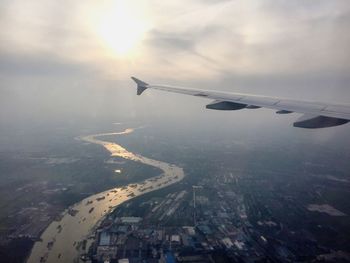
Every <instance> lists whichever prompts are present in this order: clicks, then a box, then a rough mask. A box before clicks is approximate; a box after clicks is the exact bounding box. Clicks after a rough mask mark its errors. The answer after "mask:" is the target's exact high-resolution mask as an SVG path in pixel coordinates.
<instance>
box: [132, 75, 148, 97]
mask: <svg viewBox="0 0 350 263" xmlns="http://www.w3.org/2000/svg"><path fill="white" fill-rule="evenodd" d="M131 79H132V80H133V81H135V82H136V84H137V93H136V94H137V95H141V94H142V92H144V91H145V90H146V89H147V88H148V83H146V82H143V81H142V80H139V79H137V78H135V77H131Z"/></svg>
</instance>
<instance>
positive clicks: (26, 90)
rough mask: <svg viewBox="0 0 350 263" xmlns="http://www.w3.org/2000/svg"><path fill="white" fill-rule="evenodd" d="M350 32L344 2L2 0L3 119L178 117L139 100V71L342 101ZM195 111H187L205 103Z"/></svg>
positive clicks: (157, 100) (349, 72)
mask: <svg viewBox="0 0 350 263" xmlns="http://www.w3.org/2000/svg"><path fill="white" fill-rule="evenodd" d="M349 28H350V2H349V1H348V0H332V1H330V0H318V1H305V0H299V1H298V0H295V1H290V0H266V1H262V0H259V1H258V0H256V1H253V0H252V1H246V0H241V1H228V0H225V1H220V0H216V1H210V0H188V1H177V0H176V1H175V0H168V1H162V0H149V1H140V0H138V1H132V0H126V1H89V0H81V1H79V0H75V1H68V0H62V1H49V0H31V1H27V0H26V1H19V0H4V1H1V2H0V104H1V106H0V110H1V113H0V118H1V123H4V122H6V121H9V119H11V118H14V119H16V117H18V118H26V119H28V118H29V119H31V118H32V119H33V120H34V119H36V118H39V117H40V116H45V118H50V119H54V118H56V117H58V116H61V117H63V118H66V117H67V116H72V115H73V116H80V115H81V116H83V115H86V116H90V117H95V118H96V117H101V116H103V115H104V114H107V112H109V113H110V112H112V111H115V112H119V113H120V114H122V113H123V112H124V111H125V112H128V113H130V112H132V114H133V115H135V114H136V115H137V114H141V115H142V114H145V111H146V112H147V110H149V111H150V112H151V111H152V110H153V112H155V111H156V110H158V109H159V108H162V107H163V108H170V109H171V113H172V114H173V108H174V107H175V104H171V103H172V101H173V100H176V101H177V102H176V105H179V104H181V105H182V104H183V103H185V102H186V103H188V104H191V103H190V100H191V99H188V98H183V97H178V96H176V95H172V96H173V97H171V98H169V95H161V94H158V93H157V94H156V95H154V94H147V95H145V98H144V99H142V100H141V99H140V98H135V96H134V90H132V92H131V87H133V83H132V82H131V81H130V76H132V75H135V76H138V77H139V78H141V79H145V80H146V81H151V82H162V83H167V84H180V85H183V86H192V87H196V88H200V87H203V88H206V89H208V88H209V89H218V90H220V89H221V90H232V91H239V92H247V93H249V92H254V93H259V94H266V95H275V96H284V97H294V98H306V99H316V100H329V101H334V102H338V101H339V102H344V103H346V102H349V98H350V87H349V83H350V48H349V47H350V34H349ZM186 105H187V104H186ZM193 105H194V106H193ZM193 105H192V106H191V105H188V106H185V109H183V111H184V112H191V111H192V110H193V109H194V108H197V107H203V106H204V105H205V102H203V101H201V102H199V100H198V99H194V102H193ZM165 106H167V107H165ZM186 107H188V108H186ZM145 108H147V110H145ZM201 110H202V108H201ZM140 111H143V112H142V113H141V112H140ZM165 112H166V110H165ZM179 114H180V115H181V113H179ZM183 114H184V113H183ZM45 118H44V119H45Z"/></svg>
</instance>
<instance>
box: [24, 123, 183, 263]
mask: <svg viewBox="0 0 350 263" xmlns="http://www.w3.org/2000/svg"><path fill="white" fill-rule="evenodd" d="M131 132H133V129H126V130H125V131H123V132H119V133H103V134H96V135H89V136H81V137H79V138H78V139H79V140H81V141H85V142H88V143H94V144H98V145H101V146H103V147H104V148H105V149H106V150H108V151H109V152H110V153H111V156H112V157H113V156H117V157H122V158H124V159H127V160H132V161H135V162H140V163H143V164H146V165H151V166H154V167H157V168H159V169H161V170H162V171H163V173H162V174H161V175H158V176H155V177H152V178H149V179H147V180H144V181H142V182H139V183H136V184H130V185H127V186H124V187H118V188H112V189H109V190H107V191H104V192H101V193H98V194H95V195H92V196H89V197H87V198H85V199H84V200H82V201H80V202H79V203H76V204H74V205H72V206H71V207H70V208H69V209H67V210H66V211H64V213H63V214H62V217H61V218H60V220H59V221H53V222H52V223H51V224H50V225H49V226H48V227H47V228H46V230H45V231H44V232H43V234H42V235H41V240H42V241H38V242H36V243H35V244H34V247H33V249H32V252H31V254H30V256H29V259H28V261H27V262H28V263H38V262H49V263H55V262H79V261H80V259H79V256H80V255H81V254H83V253H85V252H87V249H88V247H89V245H90V244H91V243H92V241H93V232H94V229H95V228H96V227H97V226H98V225H99V223H100V222H101V221H102V220H103V218H104V217H105V215H107V214H108V213H110V212H111V211H112V210H113V209H114V208H115V207H116V206H118V205H120V204H121V203H123V202H125V201H127V200H130V199H132V198H135V197H137V196H140V195H142V194H145V193H149V192H152V191H155V190H158V189H161V188H163V187H166V186H169V185H171V184H174V183H176V182H179V181H181V180H182V179H183V178H184V176H185V174H184V172H183V169H182V168H181V167H178V166H176V165H173V164H169V163H166V162H161V161H157V160H154V159H150V158H147V157H144V156H142V155H139V154H134V153H132V152H129V151H128V150H126V149H125V148H123V147H122V146H120V145H119V144H116V143H114V142H108V141H103V140H99V139H97V137H100V136H107V135H108V136H113V135H114V136H119V135H125V134H129V133H131Z"/></svg>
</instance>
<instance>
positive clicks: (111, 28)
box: [97, 1, 150, 56]
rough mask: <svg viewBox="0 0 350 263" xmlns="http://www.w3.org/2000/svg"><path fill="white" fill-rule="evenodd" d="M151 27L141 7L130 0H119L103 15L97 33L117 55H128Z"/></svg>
mask: <svg viewBox="0 0 350 263" xmlns="http://www.w3.org/2000/svg"><path fill="white" fill-rule="evenodd" d="M149 28H150V24H149V22H148V21H147V19H146V18H145V16H144V15H143V14H142V13H141V12H140V7H138V6H133V5H132V4H130V1H117V2H115V3H114V4H113V5H112V6H109V7H107V8H106V10H105V11H104V12H103V14H102V15H101V18H100V21H99V23H98V25H97V33H98V35H99V38H100V39H101V40H102V42H103V44H105V45H106V47H108V48H109V49H110V50H111V51H112V52H113V53H114V54H115V55H118V56H128V55H130V53H132V51H133V50H134V49H135V47H136V46H137V45H138V44H139V43H140V41H141V40H142V38H143V37H144V35H145V33H146V31H147V30H148V29H149Z"/></svg>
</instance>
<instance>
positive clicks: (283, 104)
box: [131, 77, 350, 129]
mask: <svg viewBox="0 0 350 263" xmlns="http://www.w3.org/2000/svg"><path fill="white" fill-rule="evenodd" d="M131 78H132V80H134V81H135V82H136V84H137V95H141V94H142V93H143V92H144V91H145V90H146V89H149V88H150V89H156V90H163V91H168V92H173V93H180V94H186V95H192V96H196V97H203V98H208V99H213V100H214V101H213V102H211V103H209V104H208V105H206V108H207V109H213V110H240V109H258V108H262V107H263V108H269V109H274V110H277V111H276V113H277V114H289V113H292V112H297V113H303V114H304V115H303V116H301V118H299V119H298V120H297V121H296V122H294V124H293V126H294V127H298V128H308V129H315V128H326V127H332V126H338V125H342V124H345V123H348V122H349V121H350V105H339V104H330V103H322V102H313V101H301V100H291V99H285V98H274V97H267V96H258V95H250V94H242V93H230V92H222V91H209V90H200V89H190V88H182V87H175V86H167V85H158V84H156V85H154V84H148V83H146V82H144V81H141V80H139V79H137V78H135V77H131Z"/></svg>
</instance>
